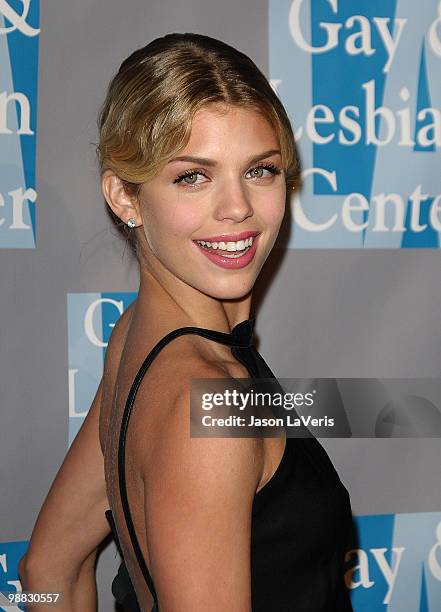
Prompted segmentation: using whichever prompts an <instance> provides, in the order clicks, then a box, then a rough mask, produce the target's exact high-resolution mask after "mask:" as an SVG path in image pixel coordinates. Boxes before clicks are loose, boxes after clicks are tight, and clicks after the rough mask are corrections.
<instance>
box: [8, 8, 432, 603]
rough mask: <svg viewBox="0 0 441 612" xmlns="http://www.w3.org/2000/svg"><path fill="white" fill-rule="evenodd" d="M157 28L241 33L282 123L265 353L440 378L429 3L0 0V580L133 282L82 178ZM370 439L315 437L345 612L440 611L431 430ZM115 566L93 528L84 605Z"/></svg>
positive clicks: (295, 361)
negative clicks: (327, 485)
mask: <svg viewBox="0 0 441 612" xmlns="http://www.w3.org/2000/svg"><path fill="white" fill-rule="evenodd" d="M74 4H75V6H73V5H74ZM172 31H182V32H183V31H194V32H200V33H205V34H208V35H210V36H214V37H217V38H221V39H223V40H225V41H226V42H229V43H230V44H232V45H234V46H236V47H238V48H239V49H241V50H243V51H245V52H246V53H247V54H248V55H250V56H251V57H252V58H253V59H254V60H255V61H256V63H257V64H258V65H259V66H260V67H261V68H262V70H263V71H264V72H265V74H267V76H268V78H269V79H270V81H271V84H272V86H273V87H274V89H275V91H276V92H277V94H278V95H279V96H280V98H281V99H282V101H283V103H284V104H285V106H286V109H287V111H288V114H289V116H290V118H291V120H292V123H293V127H294V130H295V135H296V138H297V142H298V148H299V154H300V158H301V163H302V176H303V187H302V190H301V191H300V193H299V194H297V195H296V196H295V197H294V198H293V199H292V202H291V207H292V227H291V228H290V232H289V238H288V240H287V241H286V249H285V250H286V252H285V253H283V257H282V259H281V264H280V266H279V268H278V269H277V274H276V273H274V275H273V276H274V278H273V279H272V281H271V282H270V283H269V285H268V289H267V290H266V292H265V293H264V294H261V295H260V294H258V303H259V309H258V315H259V316H258V318H257V325H256V333H257V336H258V338H259V342H260V345H259V349H260V350H261V352H262V354H263V355H264V356H265V358H266V359H267V361H268V362H269V363H270V365H271V367H272V369H273V371H274V372H275V373H276V374H277V375H279V376H285V377H292V378H294V377H296V378H298V377H308V378H315V377H334V376H337V377H340V378H344V377H354V376H357V377H358V378H362V377H366V378H368V377H377V378H378V377H380V378H381V377H382V378H387V377H394V378H402V379H406V378H418V379H424V378H428V379H429V378H431V379H433V378H437V377H438V376H439V375H440V364H441V361H440V360H441V289H440V288H441V258H440V254H439V251H438V249H439V247H440V235H441V156H440V147H441V2H438V1H437V0H423V1H422V2H418V3H417V2H412V1H411V0H381V1H380V0H369V1H367V0H366V1H355V0H352V1H350V0H314V1H312V0H269V1H268V2H267V1H263V0H258V1H256V0H243V1H241V2H240V3H237V2H234V1H233V0H224V2H223V3H222V7H221V6H219V3H216V2H214V1H211V0H204V1H202V0H181V1H180V2H177V0H164V1H163V2H162V3H161V5H158V4H157V3H154V2H152V1H150V0H148V1H146V0H133V1H132V2H131V3H126V4H124V5H122V4H121V3H119V2H118V1H117V0H107V1H106V2H104V0H100V1H97V2H94V3H88V2H87V1H86V0H78V1H77V2H75V3H72V4H70V3H56V4H55V3H50V2H47V1H45V0H40V2H39V1H38V0H0V55H1V68H0V159H1V163H0V249H2V261H3V263H2V266H1V275H2V289H3V290H2V296H3V297H4V299H2V300H1V304H0V308H1V315H0V316H1V322H2V324H1V327H2V331H1V338H2V341H1V346H2V351H1V353H2V355H1V364H0V371H1V379H2V383H1V384H2V390H1V397H0V401H1V426H0V430H1V431H0V436H1V437H0V466H1V467H0V469H1V474H2V502H1V505H0V506H1V510H0V519H1V525H0V591H11V590H16V591H17V592H19V591H20V589H21V585H20V581H19V577H18V571H17V564H18V561H19V559H20V557H21V556H22V555H23V554H24V552H25V551H26V548H27V545H28V540H29V537H30V534H31V531H32V527H33V525H34V522H35V520H36V516H37V513H38V511H39V508H40V507H41V504H42V502H43V500H44V498H45V496H46V493H47V491H48V488H49V486H50V484H51V482H52V479H53V477H54V476H55V474H56V471H57V470H58V467H59V465H60V464H61V462H62V460H63V457H64V455H65V453H66V451H67V449H68V447H69V445H70V444H71V443H72V441H73V439H74V438H75V436H76V434H77V433H78V430H79V428H80V427H81V424H82V422H83V420H84V418H85V416H86V415H87V411H88V409H89V407H90V404H91V402H92V399H93V397H94V395H95V392H96V389H97V386H98V384H99V381H100V379H101V375H102V371H103V363H104V357H105V352H106V347H107V343H108V340H109V337H110V334H111V332H112V329H113V327H114V325H115V323H116V321H117V320H118V318H119V317H120V316H121V314H122V313H123V312H124V310H125V309H126V308H127V307H128V306H129V305H130V303H131V302H132V301H133V300H135V299H136V295H137V294H136V291H137V272H136V263H135V262H134V261H133V259H132V258H131V256H130V254H129V253H128V252H127V250H125V249H124V244H123V243H122V242H121V241H120V239H119V238H118V237H117V236H116V232H115V230H114V229H113V228H112V226H111V224H110V222H109V220H108V218H107V216H106V214H105V207H104V203H103V200H102V197H101V194H100V192H99V180H98V179H99V177H98V173H97V169H96V165H95V160H94V150H93V142H94V140H95V139H96V127H95V119H96V114H97V112H98V108H99V104H100V103H101V101H102V99H103V97H104V95H105V88H106V86H107V83H108V81H109V79H110V78H111V76H112V74H113V73H114V71H115V70H116V69H117V67H118V66H119V64H120V63H121V61H122V59H123V58H124V57H126V56H127V55H128V54H129V53H130V52H131V51H132V50H134V49H135V48H137V47H139V46H142V45H144V44H146V43H147V42H148V41H149V40H151V39H153V38H155V37H157V36H160V35H163V34H165V33H167V32H172ZM37 111H38V112H37ZM267 276H268V275H267ZM270 276H271V274H270ZM431 408H432V411H435V413H436V416H437V417H439V416H440V415H441V411H440V404H439V403H438V404H437V403H436V402H434V403H433V405H432V407H431ZM365 409H366V410H369V407H368V406H367V407H366V408H365ZM374 438H375V434H373V435H372V437H370V438H369V439H363V440H362V439H357V438H351V439H334V440H323V444H324V446H326V448H327V450H328V452H329V454H330V455H331V457H332V459H333V460H334V463H335V465H336V467H337V469H338V471H339V473H340V476H341V478H342V480H343V482H344V484H345V485H346V487H347V489H348V490H349V492H350V494H351V499H352V505H353V510H354V533H355V534H356V537H355V539H354V546H353V547H352V548H350V549H348V551H347V556H346V583H347V586H348V588H349V589H350V591H351V597H352V602H353V607H354V610H355V611H357V612H361V611H366V612H377V611H378V612H380V611H381V612H382V611H393V612H438V611H439V610H441V487H440V473H441V470H440V465H441V440H440V439H438V438H430V437H416V436H414V437H412V438H408V439H401V440H397V439H394V440H392V439H384V438H383V439H381V440H380V439H374ZM117 565H118V559H117V557H116V549H115V547H114V545H113V544H110V545H109V546H108V547H107V548H106V549H105V550H104V551H103V553H102V554H101V557H100V561H99V564H98V571H97V576H98V587H99V609H100V610H103V611H104V610H110V609H113V598H112V595H111V593H110V582H111V580H112V578H113V575H114V573H115V570H116V567H117ZM3 609H4V610H21V609H24V607H23V605H21V604H16V605H15V607H4V606H3V607H2V604H1V603H0V610H3ZM292 609H293V610H295V602H293V608H292ZM311 612H313V611H311Z"/></svg>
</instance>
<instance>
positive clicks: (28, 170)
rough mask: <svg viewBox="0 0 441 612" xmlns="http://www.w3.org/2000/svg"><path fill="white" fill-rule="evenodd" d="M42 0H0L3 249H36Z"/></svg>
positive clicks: (0, 217)
mask: <svg viewBox="0 0 441 612" xmlns="http://www.w3.org/2000/svg"><path fill="white" fill-rule="evenodd" d="M39 18H40V15H39V2H38V0H1V2H0V65H1V67H2V68H1V70H0V248H34V247H35V246H36V244H35V240H36V237H35V223H36V222H35V203H36V200H37V192H36V190H35V182H36V180H35V148H36V140H35V138H36V119H37V85H38V42H39V33H40V29H39Z"/></svg>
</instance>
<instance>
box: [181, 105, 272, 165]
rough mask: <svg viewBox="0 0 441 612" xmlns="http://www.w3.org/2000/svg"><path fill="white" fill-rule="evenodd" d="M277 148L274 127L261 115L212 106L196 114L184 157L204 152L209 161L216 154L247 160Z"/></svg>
mask: <svg viewBox="0 0 441 612" xmlns="http://www.w3.org/2000/svg"><path fill="white" fill-rule="evenodd" d="M278 147H279V141H278V138H277V134H276V132H275V130H274V128H273V126H272V125H271V124H270V122H269V121H268V120H267V119H266V118H265V117H264V116H263V115H262V114H261V113H259V112H258V111H255V110H253V109H246V108H239V107H235V106H230V107H227V108H225V107H223V108H221V107H218V106H215V105H210V106H207V107H204V108H202V109H200V110H198V111H197V112H196V113H195V115H194V117H193V121H192V125H191V133H190V138H189V141H188V143H187V145H186V146H185V147H184V148H183V149H182V154H186V153H189V154H190V153H193V154H194V153H195V152H196V151H197V152H199V153H200V154H202V152H204V156H207V157H208V156H209V154H211V155H212V156H214V155H215V154H216V153H217V154H219V155H222V154H228V155H230V156H231V155H234V154H235V153H237V154H243V155H245V156H246V155H249V154H254V153H259V152H260V151H263V150H266V149H268V150H269V149H277V148H278Z"/></svg>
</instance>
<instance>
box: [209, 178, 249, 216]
mask: <svg viewBox="0 0 441 612" xmlns="http://www.w3.org/2000/svg"><path fill="white" fill-rule="evenodd" d="M217 198H218V201H217V204H216V208H215V217H216V219H218V220H219V221H225V220H226V219H227V220H228V219H230V220H231V221H234V222H236V223H240V222H241V221H243V220H244V219H247V218H248V217H252V215H253V212H254V211H253V206H252V203H251V200H250V196H249V194H247V192H246V189H245V188H244V186H243V185H242V184H241V183H238V182H235V181H230V182H227V181H225V182H224V183H223V185H222V187H221V188H220V192H219V193H218V194H217Z"/></svg>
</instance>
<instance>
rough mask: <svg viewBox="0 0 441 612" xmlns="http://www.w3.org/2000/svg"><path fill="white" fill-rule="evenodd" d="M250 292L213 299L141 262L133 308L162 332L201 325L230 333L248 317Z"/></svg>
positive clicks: (166, 272) (147, 322) (162, 270)
mask: <svg viewBox="0 0 441 612" xmlns="http://www.w3.org/2000/svg"><path fill="white" fill-rule="evenodd" d="M251 298H252V293H251V292H249V293H248V294H247V295H245V296H244V297H241V298H238V299H232V300H221V299H217V298H213V297H211V296H209V295H206V294H204V293H202V292H201V291H199V290H197V289H195V288H194V287H191V286H190V285H187V284H186V283H184V282H183V281H181V280H180V279H179V278H176V277H175V276H174V275H172V274H171V273H170V272H168V271H167V270H165V273H164V268H162V267H161V274H160V275H159V274H157V273H155V270H153V271H152V268H151V266H149V267H147V265H145V264H143V263H142V262H141V264H140V287H139V293H138V299H137V310H138V312H139V314H140V315H141V317H142V319H143V320H144V321H145V322H146V324H147V325H149V324H151V325H153V326H154V327H157V328H158V327H159V328H160V329H161V330H162V331H164V333H166V332H168V331H171V330H172V329H175V328H177V327H185V326H195V327H204V328H206V329H213V330H217V331H222V332H225V333H230V331H231V330H232V328H233V327H234V326H235V325H236V324H237V323H240V322H241V321H244V320H245V319H248V318H249V317H250V308H251Z"/></svg>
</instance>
